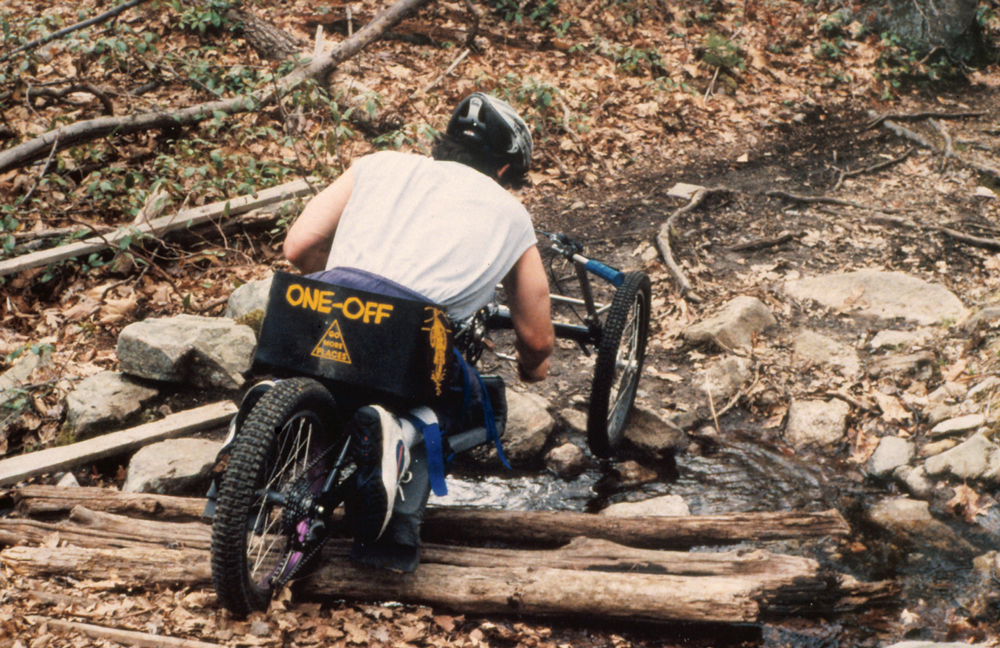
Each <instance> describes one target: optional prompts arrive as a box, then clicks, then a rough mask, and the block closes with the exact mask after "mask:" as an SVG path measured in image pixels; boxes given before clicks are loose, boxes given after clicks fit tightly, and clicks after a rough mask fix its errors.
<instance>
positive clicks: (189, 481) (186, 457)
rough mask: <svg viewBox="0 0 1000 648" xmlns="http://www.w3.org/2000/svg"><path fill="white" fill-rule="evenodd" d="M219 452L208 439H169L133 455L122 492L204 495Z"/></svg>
mask: <svg viewBox="0 0 1000 648" xmlns="http://www.w3.org/2000/svg"><path fill="white" fill-rule="evenodd" d="M221 448H222V443H221V442H219V441H210V440H207V439H168V440H166V441H161V442H159V443H154V444H152V445H148V446H146V447H144V448H142V449H141V450H139V451H138V452H137V453H135V455H133V457H132V460H131V461H130V462H129V465H128V474H127V476H126V477H125V484H124V485H123V486H122V491H124V492H126V493H157V494H160V495H192V496H197V495H204V494H205V491H206V490H207V487H208V483H209V481H210V479H211V473H212V469H213V468H214V467H215V458H216V456H217V455H218V453H219V450H220V449H221Z"/></svg>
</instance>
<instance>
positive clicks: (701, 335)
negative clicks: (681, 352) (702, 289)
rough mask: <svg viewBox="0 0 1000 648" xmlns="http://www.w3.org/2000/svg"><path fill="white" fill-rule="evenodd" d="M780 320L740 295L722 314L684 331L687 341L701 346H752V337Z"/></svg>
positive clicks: (763, 307)
mask: <svg viewBox="0 0 1000 648" xmlns="http://www.w3.org/2000/svg"><path fill="white" fill-rule="evenodd" d="M777 323H778V320H776V319H775V318H774V315H773V314H772V313H771V311H770V310H769V309H768V308H767V306H765V305H764V302H762V301H760V300H759V299H757V298H756V297H750V296H748V295H741V296H739V297H736V298H735V299H733V300H731V301H730V302H728V303H727V304H726V305H725V306H724V307H723V308H722V310H721V311H719V312H718V313H717V314H716V315H715V316H713V317H710V318H709V319H707V320H704V321H702V322H698V323H697V324H694V325H692V326H689V327H688V328H687V329H685V330H684V333H683V335H684V339H685V340H687V341H688V342H692V343H695V344H700V343H704V342H715V343H716V344H718V345H719V346H721V347H722V348H724V349H737V348H743V347H749V346H750V345H751V344H753V337H754V336H755V335H756V334H758V333H762V332H763V331H764V330H766V329H767V328H768V327H771V326H774V325H776V324H777Z"/></svg>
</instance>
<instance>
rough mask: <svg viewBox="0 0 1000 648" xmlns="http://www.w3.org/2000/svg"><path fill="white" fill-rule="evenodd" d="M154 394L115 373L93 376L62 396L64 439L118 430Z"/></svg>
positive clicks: (148, 388)
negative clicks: (63, 401) (64, 402)
mask: <svg viewBox="0 0 1000 648" xmlns="http://www.w3.org/2000/svg"><path fill="white" fill-rule="evenodd" d="M157 394H158V392H157V390H156V389H153V388H152V387H150V386H149V385H144V384H142V383H141V382H139V381H138V380H136V379H133V378H131V377H129V376H126V375H125V374H122V373H119V372H117V371H105V372H103V373H99V374H95V375H93V376H91V377H90V378H87V379H86V380H84V381H83V382H81V383H80V384H79V385H77V386H76V389H74V390H73V391H71V392H70V393H69V395H68V396H67V397H66V423H65V424H64V425H63V437H64V440H66V441H75V440H79V439H85V438H88V437H92V436H96V435H98V434H101V433H104V432H108V431H111V430H115V429H120V428H121V427H123V426H124V425H125V424H126V422H127V421H129V420H130V419H132V418H133V417H134V416H135V415H136V414H138V413H139V412H141V411H142V409H143V406H144V404H145V403H146V402H148V401H149V400H150V399H152V398H154V397H155V396H156V395H157Z"/></svg>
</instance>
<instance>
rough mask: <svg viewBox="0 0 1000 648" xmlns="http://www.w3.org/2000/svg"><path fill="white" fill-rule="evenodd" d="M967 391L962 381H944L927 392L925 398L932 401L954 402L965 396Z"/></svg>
mask: <svg viewBox="0 0 1000 648" xmlns="http://www.w3.org/2000/svg"><path fill="white" fill-rule="evenodd" d="M968 392H969V389H968V387H966V386H965V385H963V384H962V383H956V382H946V383H944V384H943V385H941V386H940V387H938V388H937V389H935V390H934V391H932V392H931V393H930V394H928V395H927V400H929V401H930V402H932V403H949V402H952V403H954V402H957V401H960V400H962V399H963V398H965V395H966V394H967V393H968Z"/></svg>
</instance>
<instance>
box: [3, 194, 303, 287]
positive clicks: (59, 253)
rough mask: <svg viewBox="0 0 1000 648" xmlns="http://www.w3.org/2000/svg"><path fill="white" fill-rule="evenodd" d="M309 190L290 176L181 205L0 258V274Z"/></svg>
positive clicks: (246, 210) (158, 235) (108, 246)
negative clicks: (263, 186) (288, 179)
mask: <svg viewBox="0 0 1000 648" xmlns="http://www.w3.org/2000/svg"><path fill="white" fill-rule="evenodd" d="M311 192H312V188H311V187H310V185H309V183H308V182H307V181H306V180H294V181H292V182H288V183H285V184H283V185H280V186H278V187H272V188H270V189H264V190H263V191H259V192H257V193H256V194H251V195H249V196H240V197H239V198H233V199H230V200H220V201H219V202H214V203H211V204H209V205H203V206H201V207H195V208H194V209H185V210H183V211H179V212H177V213H176V214H170V215H169V216H163V217H162V218H157V219H154V220H152V221H149V222H148V223H142V224H140V225H136V226H131V225H130V226H128V227H122V228H119V229H118V230H116V231H114V232H110V233H108V234H105V235H103V236H95V237H92V238H88V239H84V240H83V241H77V242H76V243H70V244H69V245H62V246H59V247H57V248H52V249H50V250H41V251H38V252H32V253H30V254H25V255H22V256H19V257H14V258H13V259H7V260H5V261H0V277H2V276H4V275H9V274H13V273H15V272H20V271H21V270H27V269H29V268H37V267H39V266H44V265H48V264H50V263H55V262H57V261H64V260H66V259H72V258H75V257H79V256H83V255H85V254H91V253H93V252H100V251H102V250H105V249H108V248H110V247H112V246H115V245H118V244H119V242H121V241H122V240H123V239H124V238H125V237H126V236H134V235H135V233H136V232H139V233H141V234H150V235H153V236H157V237H161V236H163V235H164V234H167V233H169V232H172V231H174V230H179V229H186V228H189V227H194V226H197V225H202V224H204V223H208V222H210V221H212V220H213V219H217V218H220V217H229V216H235V215H237V214H242V213H244V212H248V211H250V210H252V209H257V208H260V207H265V206H267V205H271V204H273V203H277V202H282V201H284V200H288V199H289V198H294V197H299V196H305V195H306V194H309V193H311Z"/></svg>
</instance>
